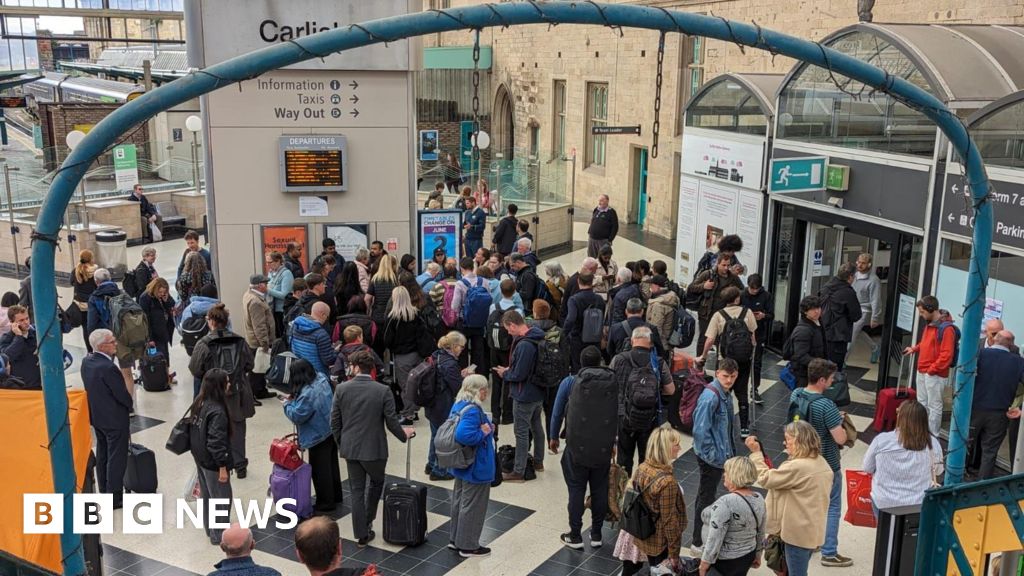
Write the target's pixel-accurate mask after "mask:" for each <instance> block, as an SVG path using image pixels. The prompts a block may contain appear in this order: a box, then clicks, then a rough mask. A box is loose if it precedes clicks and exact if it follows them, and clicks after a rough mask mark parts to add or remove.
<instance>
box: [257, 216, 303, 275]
mask: <svg viewBox="0 0 1024 576" xmlns="http://www.w3.org/2000/svg"><path fill="white" fill-rule="evenodd" d="M260 238H262V239H263V252H262V253H263V254H264V255H266V254H267V253H268V252H274V251H277V252H280V253H281V254H284V252H285V249H286V248H287V246H288V243H289V242H298V243H299V244H300V245H301V246H302V252H301V253H300V254H299V262H301V263H302V267H303V269H305V270H309V229H308V228H306V226H304V225H281V226H260ZM262 260H263V273H264V274H266V273H267V272H268V271H269V268H268V267H267V262H266V257H265V256H264V257H263V258H262Z"/></svg>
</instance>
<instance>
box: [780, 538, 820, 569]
mask: <svg viewBox="0 0 1024 576" xmlns="http://www.w3.org/2000/svg"><path fill="white" fill-rule="evenodd" d="M784 544H785V543H784ZM783 548H784V550H785V554H786V570H787V574H788V576H807V565H808V564H810V563H811V554H814V549H813V548H801V547H799V546H794V545H792V544H785V545H784V547H783ZM824 555H825V554H824V553H822V556H824Z"/></svg>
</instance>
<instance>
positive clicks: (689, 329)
mask: <svg viewBox="0 0 1024 576" xmlns="http://www.w3.org/2000/svg"><path fill="white" fill-rule="evenodd" d="M696 334H697V321H696V320H694V319H693V316H691V315H690V313H689V312H687V311H686V306H679V307H678V308H676V320H675V328H673V329H672V334H671V335H669V337H668V345H669V346H672V347H673V348H687V347H689V346H690V344H693V337H694V336H695V335H696Z"/></svg>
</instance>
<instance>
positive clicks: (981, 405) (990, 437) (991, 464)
mask: <svg viewBox="0 0 1024 576" xmlns="http://www.w3.org/2000/svg"><path fill="white" fill-rule="evenodd" d="M1010 346H1013V333H1012V332H1010V331H1009V330H1000V331H999V332H997V333H996V336H995V338H994V341H993V344H992V346H990V347H988V348H983V349H982V350H981V351H980V352H978V376H977V380H976V381H975V383H974V400H973V402H972V404H971V436H972V437H974V438H975V440H974V442H977V444H978V446H979V447H980V448H981V466H980V468H979V469H978V479H979V480H986V479H988V478H992V476H993V475H994V472H995V467H996V455H997V454H998V453H999V447H1000V446H1002V444H1003V438H1005V437H1006V431H1007V428H1008V427H1009V424H1010V418H1011V417H1013V416H1014V415H1016V417H1017V418H1020V402H1019V401H1018V400H1017V399H1016V398H1015V397H1016V396H1017V395H1018V390H1019V389H1020V387H1021V386H1022V385H1024V358H1021V357H1020V355H1019V354H1014V353H1013V352H1010ZM1011 454H1013V453H1012V452H1011Z"/></svg>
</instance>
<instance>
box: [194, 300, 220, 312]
mask: <svg viewBox="0 0 1024 576" xmlns="http://www.w3.org/2000/svg"><path fill="white" fill-rule="evenodd" d="M217 302H220V300H217V299H216V298H210V297H208V296H193V297H192V298H191V299H190V300H189V301H188V307H189V308H192V309H193V310H195V311H196V313H200V312H206V311H207V310H209V309H210V308H213V305H214V304H216V303H217Z"/></svg>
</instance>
